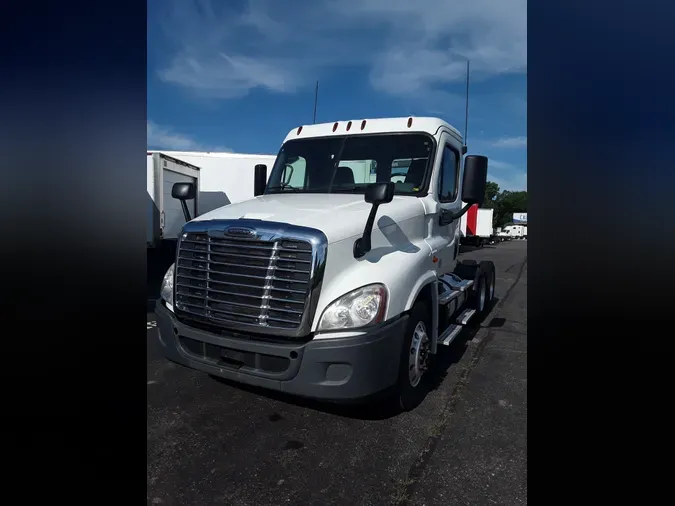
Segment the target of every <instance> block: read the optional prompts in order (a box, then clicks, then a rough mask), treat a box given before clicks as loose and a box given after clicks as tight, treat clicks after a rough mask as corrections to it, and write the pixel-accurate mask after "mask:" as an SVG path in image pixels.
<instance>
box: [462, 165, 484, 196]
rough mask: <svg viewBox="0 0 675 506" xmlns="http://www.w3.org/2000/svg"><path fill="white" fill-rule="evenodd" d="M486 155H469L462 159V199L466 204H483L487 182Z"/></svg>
mask: <svg viewBox="0 0 675 506" xmlns="http://www.w3.org/2000/svg"><path fill="white" fill-rule="evenodd" d="M487 170H488V159H487V156H480V155H469V156H467V157H466V158H465V159H464V178H463V180H462V200H463V201H464V202H466V203H467V204H478V205H479V206H480V205H482V204H483V200H485V185H486V184H487Z"/></svg>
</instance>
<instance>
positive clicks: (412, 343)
mask: <svg viewBox="0 0 675 506" xmlns="http://www.w3.org/2000/svg"><path fill="white" fill-rule="evenodd" d="M420 352H422V353H421V355H422V356H421V357H420ZM431 358H432V355H431V318H430V315H429V310H428V309H427V305H426V304H425V303H424V302H423V301H418V302H415V305H414V306H413V308H412V311H410V318H409V319H408V324H407V325H406V329H405V337H404V339H403V348H402V350H401V362H400V365H399V374H398V381H397V383H396V389H395V394H394V401H395V402H396V403H397V405H398V406H397V407H398V408H399V409H400V410H402V411H410V410H412V409H415V408H416V407H417V406H419V405H420V403H421V402H422V401H423V400H424V398H425V397H426V394H427V392H428V383H427V380H428V376H427V375H426V374H425V373H426V372H427V371H428V370H429V367H430V363H431ZM420 362H423V363H424V365H423V370H422V371H420V365H421V363H420Z"/></svg>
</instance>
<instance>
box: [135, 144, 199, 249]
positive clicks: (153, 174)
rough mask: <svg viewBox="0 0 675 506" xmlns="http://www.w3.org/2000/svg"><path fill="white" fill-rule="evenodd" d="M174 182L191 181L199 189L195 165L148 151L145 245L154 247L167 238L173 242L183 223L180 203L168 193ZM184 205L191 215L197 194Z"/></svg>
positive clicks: (194, 207) (196, 211) (195, 213)
mask: <svg viewBox="0 0 675 506" xmlns="http://www.w3.org/2000/svg"><path fill="white" fill-rule="evenodd" d="M175 183H192V184H194V185H195V187H196V188H199V187H200V170H199V167H198V166H197V165H192V164H190V163H188V162H186V161H184V160H180V159H177V158H174V157H172V156H169V155H167V154H166V153H160V152H157V151H148V152H147V160H146V185H147V203H146V243H147V247H148V248H156V247H158V246H160V245H161V244H162V243H163V242H164V241H167V240H169V241H174V242H175V240H176V239H177V238H178V234H180V231H181V229H182V228H183V225H185V215H184V212H183V209H182V207H181V206H182V204H181V202H180V201H178V200H176V199H175V198H173V197H172V196H171V188H172V187H173V185H174V184H175ZM186 205H187V206H188V208H189V210H190V211H191V215H192V216H196V215H197V214H198V210H199V196H197V198H195V199H194V200H192V201H191V202H187V203H186Z"/></svg>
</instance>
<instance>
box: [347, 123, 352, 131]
mask: <svg viewBox="0 0 675 506" xmlns="http://www.w3.org/2000/svg"><path fill="white" fill-rule="evenodd" d="M351 127H352V122H351V121H350V122H349V123H347V132H349V129H350V128H351Z"/></svg>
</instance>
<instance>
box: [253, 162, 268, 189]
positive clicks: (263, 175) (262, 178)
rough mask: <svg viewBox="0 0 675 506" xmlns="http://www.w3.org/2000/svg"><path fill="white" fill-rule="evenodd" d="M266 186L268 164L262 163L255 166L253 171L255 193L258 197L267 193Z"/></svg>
mask: <svg viewBox="0 0 675 506" xmlns="http://www.w3.org/2000/svg"><path fill="white" fill-rule="evenodd" d="M265 186H267V165H265V164H263V163H260V164H258V165H256V166H255V172H254V173H253V195H254V196H255V197H257V196H258V195H262V194H263V193H265Z"/></svg>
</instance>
